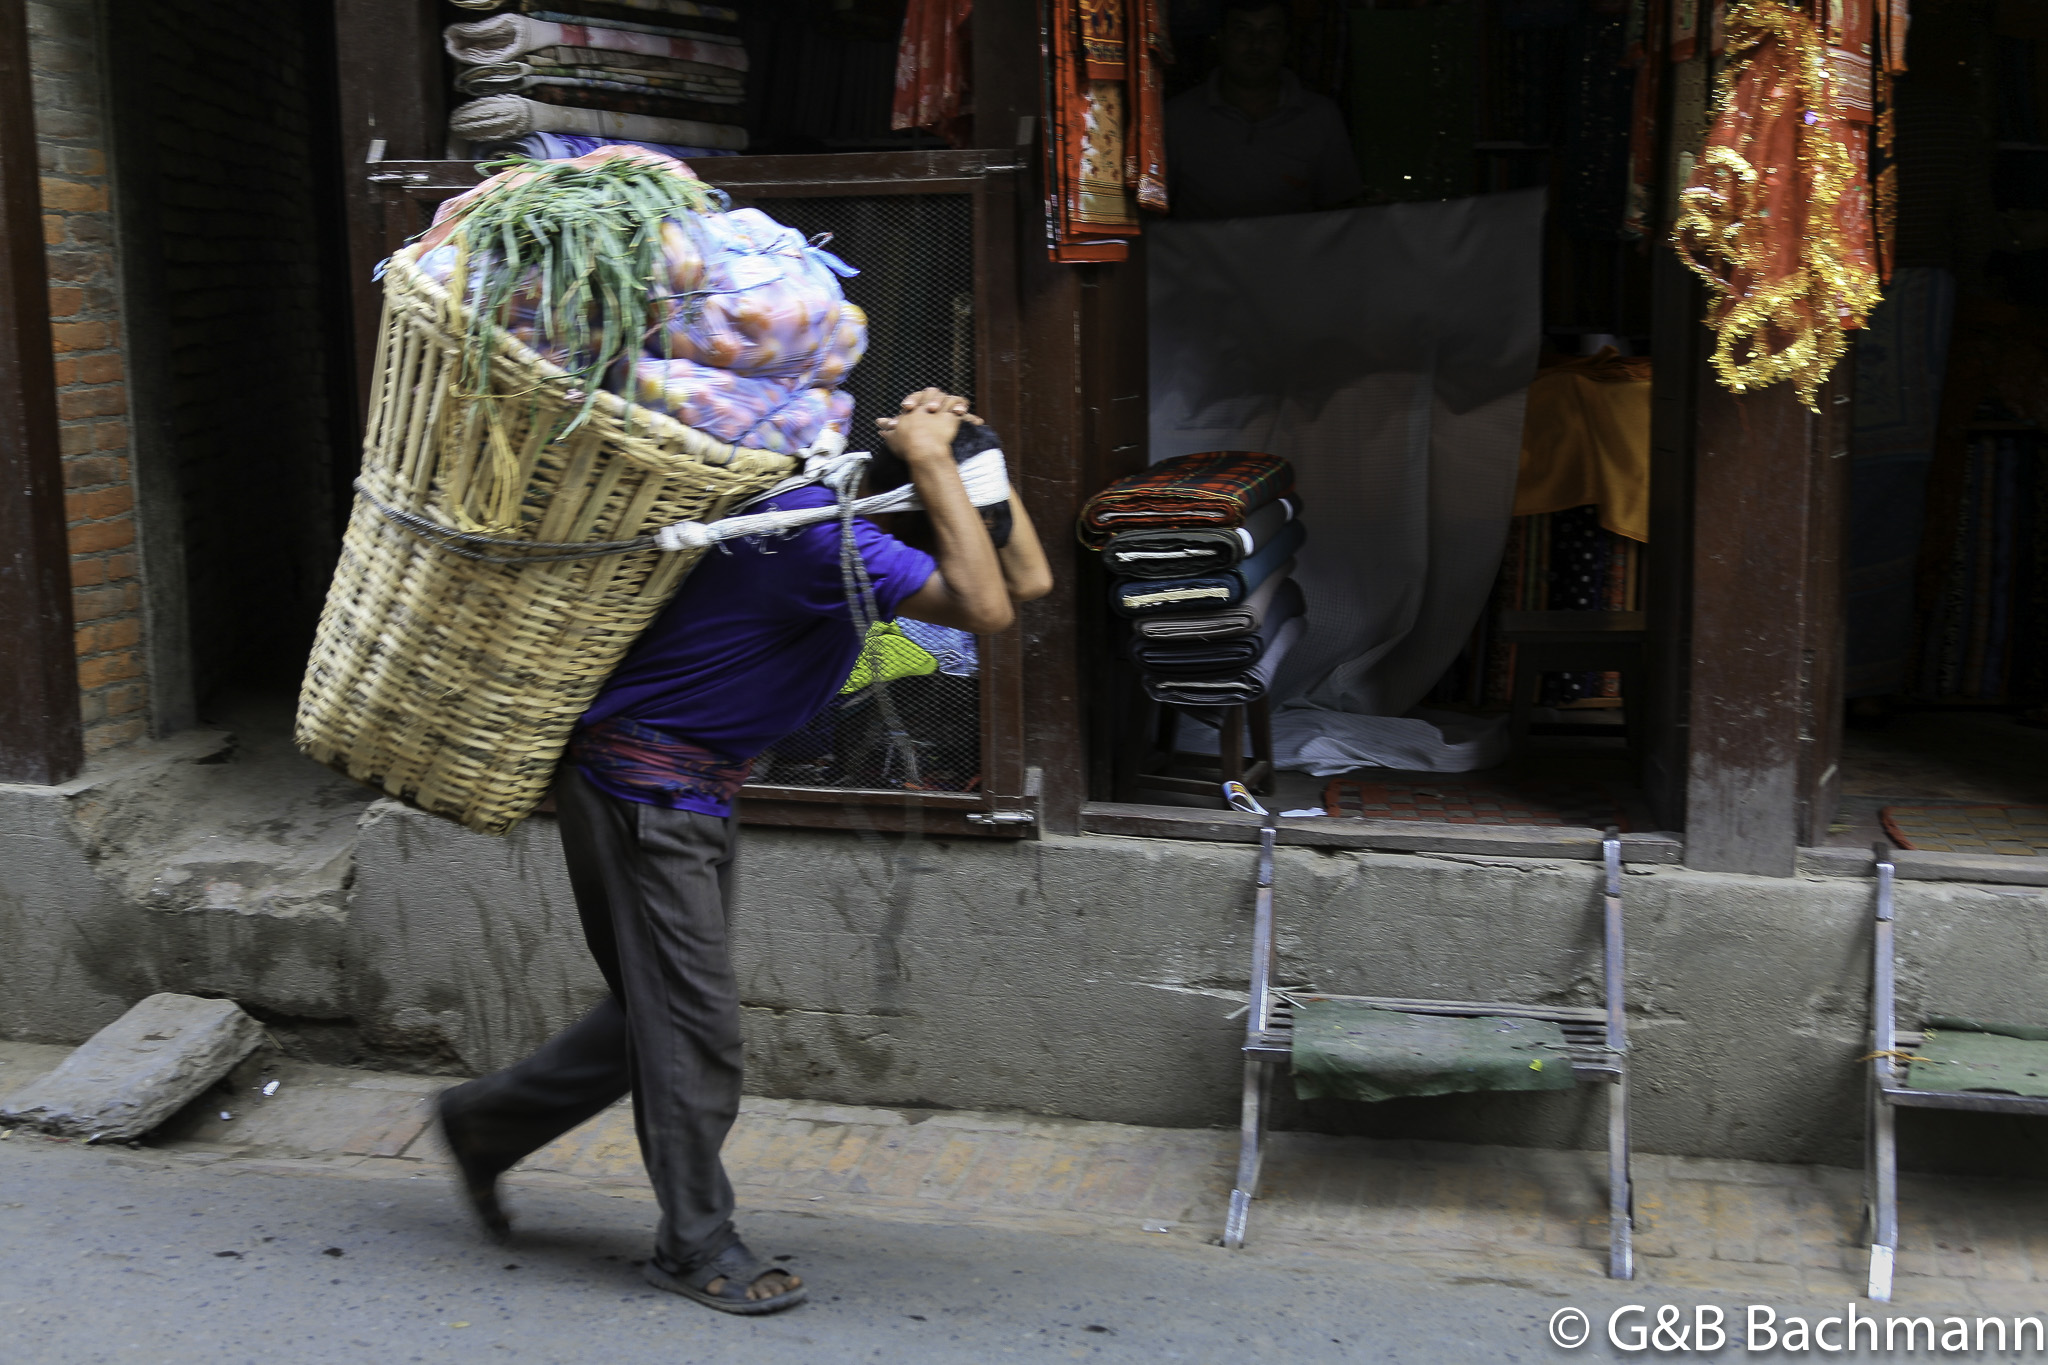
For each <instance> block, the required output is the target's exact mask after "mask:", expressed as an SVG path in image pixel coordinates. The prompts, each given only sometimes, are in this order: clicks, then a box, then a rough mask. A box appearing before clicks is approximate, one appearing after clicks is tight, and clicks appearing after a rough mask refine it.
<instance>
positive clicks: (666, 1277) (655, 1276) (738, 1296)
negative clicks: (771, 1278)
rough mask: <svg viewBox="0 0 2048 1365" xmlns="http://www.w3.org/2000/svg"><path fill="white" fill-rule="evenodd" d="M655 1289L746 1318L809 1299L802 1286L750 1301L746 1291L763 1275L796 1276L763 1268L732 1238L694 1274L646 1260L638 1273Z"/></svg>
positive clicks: (776, 1267) (785, 1271)
mask: <svg viewBox="0 0 2048 1365" xmlns="http://www.w3.org/2000/svg"><path fill="white" fill-rule="evenodd" d="M640 1273H641V1274H642V1275H643V1276H644V1277H645V1278H646V1280H647V1283H649V1284H651V1285H653V1286H654V1287H655V1288H656V1289H666V1290H668V1291H669V1292H670V1293H671V1294H681V1295H682V1296H683V1297H684V1298H686V1299H695V1300H696V1301H697V1302H698V1303H701V1304H703V1305H704V1306H705V1307H706V1308H716V1309H717V1310H718V1311H719V1312H721V1313H742V1314H747V1315H749V1316H751V1315H755V1314H760V1313H780V1312H781V1311H782V1310H783V1309H785V1308H794V1307H796V1306H797V1305H798V1304H800V1303H802V1302H803V1301H804V1300H805V1299H807V1298H809V1297H810V1296H811V1291H810V1290H809V1289H808V1288H807V1287H805V1286H803V1285H794V1286H792V1287H790V1288H788V1289H785V1290H783V1291H782V1292H781V1293H780V1294H771V1295H770V1296H768V1297H767V1298H765V1299H750V1298H748V1297H747V1291H748V1290H749V1289H752V1288H753V1287H754V1283H755V1281H757V1280H759V1279H760V1278H761V1277H762V1276H763V1275H771V1274H773V1275H783V1276H786V1277H788V1278H790V1279H795V1278H796V1276H795V1275H793V1274H792V1273H791V1272H789V1271H787V1270H785V1269H783V1268H782V1267H781V1266H779V1265H763V1264H762V1263H761V1262H760V1261H758V1260H756V1259H754V1253H753V1252H751V1251H749V1250H747V1246H746V1243H744V1242H742V1241H740V1240H738V1239H737V1238H735V1239H734V1240H733V1241H732V1242H731V1243H729V1244H728V1245H727V1246H726V1248H725V1250H723V1251H721V1252H719V1253H718V1254H717V1255H716V1256H713V1257H712V1258H711V1259H710V1260H708V1261H706V1262H704V1263H703V1264H702V1265H700V1266H698V1267H697V1268H696V1269H694V1270H690V1271H683V1272H679V1271H675V1270H671V1269H669V1268H668V1267H666V1266H664V1265H663V1264H662V1263H661V1260H660V1258H659V1257H655V1258H652V1259H650V1260H649V1261H648V1262H647V1264H646V1265H645V1266H644V1267H642V1268H641V1272H640ZM713 1280H723V1281H725V1283H724V1284H722V1285H720V1286H719V1287H718V1292H717V1293H715V1294H714V1293H712V1292H711V1282H712V1281H713Z"/></svg>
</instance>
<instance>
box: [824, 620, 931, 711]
mask: <svg viewBox="0 0 2048 1365" xmlns="http://www.w3.org/2000/svg"><path fill="white" fill-rule="evenodd" d="M938 671H939V661H938V660H937V659H934V658H933V657H932V656H931V655H930V654H929V653H927V652H926V650H925V648H924V646H922V645H920V644H918V642H917V641H915V640H913V639H911V638H910V636H909V635H907V634H905V633H904V630H903V627H901V626H899V625H897V624H896V623H895V622H894V621H877V622H875V623H874V624H873V625H872V626H869V627H868V637H867V641H866V643H864V644H863V645H862V646H861V650H860V657H859V658H858V659H855V660H854V662H853V673H852V675H851V676H849V677H848V678H847V680H846V682H845V684H844V685H843V686H842V687H841V688H840V689H839V695H840V696H842V697H848V696H852V695H853V694H854V693H855V692H858V691H860V690H862V689H863V688H868V687H873V686H874V685H875V684H876V683H877V682H895V681H896V680H897V679H898V678H919V677H923V676H924V675H925V674H927V673H936V672H938ZM877 674H879V675H880V676H879V677H877V676H876V675H877Z"/></svg>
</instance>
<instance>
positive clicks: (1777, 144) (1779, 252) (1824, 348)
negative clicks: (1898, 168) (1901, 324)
mask: <svg viewBox="0 0 2048 1365" xmlns="http://www.w3.org/2000/svg"><path fill="white" fill-rule="evenodd" d="M1727 44H1728V53H1727V60H1726V62H1725V64H1724V65H1723V67H1722V70H1721V73H1720V75H1719V76H1718V77H1717V78H1716V82H1715V85H1716V92H1715V93H1716V105H1715V108H1716V112H1715V118H1714V126H1713V129H1712V131H1711V132H1710V133H1709V134H1708V136H1707V145H1706V149H1705V150H1704V151H1703V152H1702V153H1701V155H1700V158H1699V161H1698V163H1697V164H1696V166H1695V168H1694V171H1693V174H1692V177H1691V179H1690V181H1689V182H1688V183H1687V185H1686V187H1685V189H1684V190H1683V191H1682V192H1681V194H1680V196H1679V211H1678V221H1677V224H1676V225H1675V226H1674V228H1673V229H1672V244H1673V246H1674V247H1675V248H1676V249H1677V251H1678V253H1679V256H1680V257H1681V258H1682V259H1683V260H1684V261H1685V262H1686V264H1687V265H1689V266H1690V267H1691V268H1692V269H1693V270H1694V271H1695V272H1696V273H1697V274H1699V275H1700V276H1701V277H1702V278H1703V279H1705V280H1706V281H1707V284H1708V285H1709V286H1710V287H1711V288H1712V289H1713V291H1714V292H1715V293H1716V294H1717V295H1718V296H1719V297H1718V299H1717V300H1716V302H1715V303H1714V304H1713V306H1712V307H1711V309H1710V312H1709V316H1708V319H1707V325H1708V326H1710V327H1711V328H1713V330H1714V331H1715V332H1716V333H1717V334H1718V337H1719V340H1718V341H1717V343H1716V345H1715V348H1714V357H1713V363H1714V369H1715V370H1716V372H1717V373H1719V375H1720V377H1721V382H1722V383H1723V384H1724V385H1726V386H1727V387H1728V388H1729V389H1731V390H1733V391H1735V392H1737V393H1742V392H1745V391H1747V390H1749V389H1753V388H1762V387H1765V386H1767V385H1770V384H1775V383H1778V382H1780V381H1785V380H1789V381H1790V382H1791V383H1792V385H1793V387H1794V391H1795V392H1796V393H1797V394H1798V396H1799V400H1800V401H1801V402H1802V403H1805V404H1806V405H1807V406H1809V407H1815V405H1816V402H1817V394H1818V391H1819V388H1820V385H1821V383H1822V382H1823V381H1824V380H1825V379H1826V378H1827V376H1828V372H1829V371H1830V370H1832V369H1833V368H1834V365H1835V362H1836V360H1838V359H1839V358H1840V357H1841V355H1842V352H1843V351H1844V350H1846V349H1847V347H1848V341H1847V338H1846V336H1845V333H1846V332H1847V331H1849V330H1852V329H1855V328H1859V327H1861V326H1863V323H1864V319H1865V317H1866V316H1867V315H1868V314H1869V312H1870V310H1871V309H1872V308H1873V307H1875V306H1876V304H1877V302H1878V299H1879V297H1880V294H1879V285H1878V277H1877V265H1876V256H1875V251H1874V248H1873V244H1872V233H1873V224H1872V221H1871V209H1870V189H1869V184H1868V174H1869V167H1868V163H1867V148H1868V141H1867V138H1862V137H1856V136H1854V135H1852V133H1851V131H1850V122H1851V121H1850V120H1848V119H1845V118H1844V117H1843V114H1842V110H1841V107H1840V105H1839V103H1838V101H1837V100H1836V98H1835V92H1834V85H1835V82H1834V80H1833V78H1832V75H1831V73H1830V70H1829V61H1828V55H1827V47H1826V44H1825V43H1824V42H1823V35H1822V32H1821V28H1820V26H1819V25H1818V24H1816V23H1815V22H1814V21H1813V20H1812V19H1809V18H1808V17H1807V16H1805V15H1804V14H1801V13H1800V12H1799V11H1797V10H1795V9H1792V8H1790V7H1788V6H1786V5H1784V4H1781V3H1779V0H1736V2H1735V3H1734V4H1731V5H1730V6H1729V8H1728V13H1727ZM1859 151H1862V152H1864V153H1865V159H1864V160H1859V159H1858V152H1859ZM1816 410H1817V409H1816Z"/></svg>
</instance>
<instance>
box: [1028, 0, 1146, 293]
mask: <svg viewBox="0 0 2048 1365" xmlns="http://www.w3.org/2000/svg"><path fill="white" fill-rule="evenodd" d="M1049 28H1050V34H1049V38H1050V48H1051V51H1050V53H1049V54H1048V55H1049V57H1050V63H1051V68H1052V89H1051V91H1050V96H1051V102H1052V107H1051V108H1050V109H1048V110H1047V111H1046V118H1045V132H1046V137H1045V152H1046V228H1047V237H1048V242H1047V245H1048V248H1049V250H1050V253H1051V255H1052V258H1053V259H1054V260H1055V261H1061V262H1068V263H1073V262H1082V261H1121V260H1123V259H1125V258H1126V256H1128V254H1129V248H1128V247H1127V246H1126V245H1125V241H1126V239H1127V238H1130V237H1133V236H1136V235H1137V233H1138V231H1139V223H1138V210H1139V209H1140V208H1141V207H1142V208H1146V209H1150V210H1152V211H1153V212H1155V213H1164V212H1165V211H1166V206H1167V200H1166V102H1165V97H1166V86H1165V73H1164V66H1165V64H1166V62H1167V61H1169V60H1170V59H1171V58H1170V51H1169V47H1168V43H1167V37H1166V24H1165V18H1164V14H1163V11H1162V9H1161V6H1160V0H1052V13H1051V23H1050V25H1049Z"/></svg>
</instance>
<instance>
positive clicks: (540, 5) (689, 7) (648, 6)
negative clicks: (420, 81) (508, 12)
mask: <svg viewBox="0 0 2048 1365" xmlns="http://www.w3.org/2000/svg"><path fill="white" fill-rule="evenodd" d="M450 3H452V4H454V5H455V6H456V7H457V8H460V9H476V10H494V9H503V8H505V0H450ZM512 8H513V9H515V10H518V11H520V12H521V13H524V14H532V13H534V12H535V11H537V10H541V9H545V8H549V5H548V0H512ZM596 8H598V9H615V10H624V11H626V12H627V13H632V14H646V15H661V14H669V15H674V16H675V17H677V18H679V19H702V20H707V21H709V22H712V23H719V24H737V23H738V22H739V21H740V12H739V11H738V10H736V9H727V8H726V7H725V6H724V5H706V4H701V3H699V0H604V3H603V4H602V5H598V6H596Z"/></svg>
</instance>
